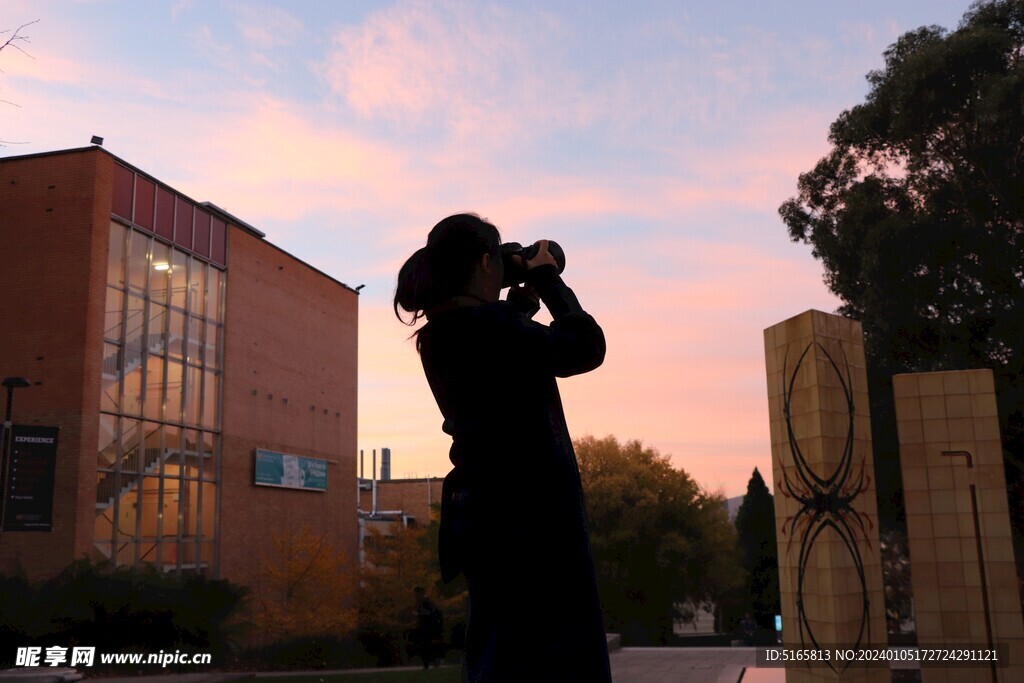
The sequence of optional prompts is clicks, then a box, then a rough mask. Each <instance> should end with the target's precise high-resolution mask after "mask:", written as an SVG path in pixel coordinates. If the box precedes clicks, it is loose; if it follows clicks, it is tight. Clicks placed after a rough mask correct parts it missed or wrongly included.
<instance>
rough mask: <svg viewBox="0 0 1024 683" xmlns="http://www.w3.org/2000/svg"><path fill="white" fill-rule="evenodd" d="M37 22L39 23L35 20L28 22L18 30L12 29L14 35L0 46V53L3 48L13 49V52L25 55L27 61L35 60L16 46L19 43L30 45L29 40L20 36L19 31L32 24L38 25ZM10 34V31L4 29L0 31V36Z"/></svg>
mask: <svg viewBox="0 0 1024 683" xmlns="http://www.w3.org/2000/svg"><path fill="white" fill-rule="evenodd" d="M38 22H39V20H38V19H36V20H35V21H30V22H28V23H27V24H22V25H21V26H19V27H18V28H16V29H14V33H12V34H11V37H10V38H8V39H7V40H6V41H5V42H4V44H3V45H0V52H2V51H3V49H4V48H5V47H13V48H14V49H15V50H17V51H18V52H20V53H22V54H23V55H25V56H26V57H28V58H29V59H35V57H33V56H32V55H30V54H29V53H28V52H25V50H23V49H22V48H21V46H20V45H18V43H19V42H21V43H31V42H32V41H31V40H29V37H28V36H23V35H21V29H23V28H25V27H26V26H31V25H32V24H35V23H38ZM10 32H11V29H6V30H4V31H0V36H2V35H3V34H5V33H10Z"/></svg>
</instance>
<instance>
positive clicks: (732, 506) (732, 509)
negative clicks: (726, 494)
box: [725, 496, 743, 523]
mask: <svg viewBox="0 0 1024 683" xmlns="http://www.w3.org/2000/svg"><path fill="white" fill-rule="evenodd" d="M742 504H743V496H736V497H735V498H726V499H725V509H726V511H727V512H728V513H729V521H730V522H733V523H735V522H736V513H737V512H739V510H740V505H742Z"/></svg>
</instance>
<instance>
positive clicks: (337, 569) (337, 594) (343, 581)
mask: <svg viewBox="0 0 1024 683" xmlns="http://www.w3.org/2000/svg"><path fill="white" fill-rule="evenodd" d="M271 539H272V546H273V551H272V552H270V553H267V554H265V555H263V556H262V557H261V558H260V559H259V563H258V569H257V575H256V581H255V583H254V586H253V592H252V600H251V605H250V607H251V611H252V618H251V621H252V625H253V626H254V627H255V628H256V629H257V633H258V634H259V636H260V637H261V638H262V639H263V640H265V641H267V642H273V641H281V640H286V639H291V638H301V637H307V636H321V635H329V636H334V637H338V638H341V637H344V636H346V635H349V634H351V633H352V632H353V631H354V630H355V627H356V616H357V604H356V600H357V591H358V572H357V571H356V568H355V567H354V566H353V564H352V563H351V562H350V561H349V559H348V558H347V557H346V556H345V554H344V553H343V552H341V551H340V550H339V549H338V548H336V547H335V546H334V545H332V544H331V543H330V542H329V541H328V540H327V539H326V536H325V534H323V533H318V532H316V531H314V529H313V527H312V526H310V525H305V526H303V527H301V528H299V529H295V530H289V531H285V532H280V533H274V534H272V536H271Z"/></svg>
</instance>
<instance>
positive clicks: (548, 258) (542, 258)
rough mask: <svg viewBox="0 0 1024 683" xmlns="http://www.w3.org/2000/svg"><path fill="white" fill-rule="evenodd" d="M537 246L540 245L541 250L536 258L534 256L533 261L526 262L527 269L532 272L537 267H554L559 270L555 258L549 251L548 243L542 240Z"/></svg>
mask: <svg viewBox="0 0 1024 683" xmlns="http://www.w3.org/2000/svg"><path fill="white" fill-rule="evenodd" d="M537 244H538V245H540V250H539V251H538V252H537V255H536V256H534V257H533V258H532V259H530V260H529V261H527V262H526V269H527V270H530V269H531V268H536V267H537V266H546V265H552V266H554V267H556V268H557V267H558V262H557V261H555V257H554V256H552V255H551V252H549V251H548V241H547V240H540V241H539V242H537Z"/></svg>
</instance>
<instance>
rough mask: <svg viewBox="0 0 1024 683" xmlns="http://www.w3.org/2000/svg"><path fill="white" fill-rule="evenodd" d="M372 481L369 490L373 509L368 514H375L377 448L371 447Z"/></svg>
mask: <svg viewBox="0 0 1024 683" xmlns="http://www.w3.org/2000/svg"><path fill="white" fill-rule="evenodd" d="M371 475H372V476H373V483H372V484H371V490H372V491H373V509H372V510H371V513H370V514H374V515H375V514H377V449H376V448H374V449H373V472H372V473H371Z"/></svg>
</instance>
